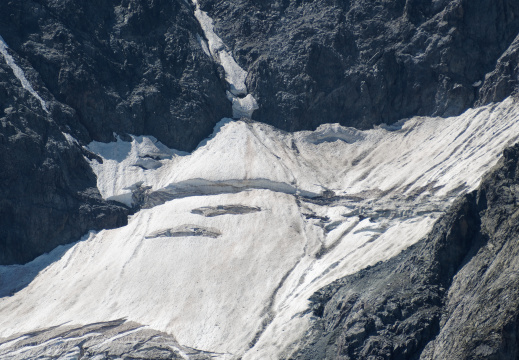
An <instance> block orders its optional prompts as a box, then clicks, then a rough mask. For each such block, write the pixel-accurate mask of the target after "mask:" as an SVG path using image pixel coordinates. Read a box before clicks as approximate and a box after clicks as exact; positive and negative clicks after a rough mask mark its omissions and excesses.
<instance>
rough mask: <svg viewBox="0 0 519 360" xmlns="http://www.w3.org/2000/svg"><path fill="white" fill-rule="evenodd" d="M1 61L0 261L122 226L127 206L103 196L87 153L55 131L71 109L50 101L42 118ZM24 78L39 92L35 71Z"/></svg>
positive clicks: (18, 260) (19, 258)
mask: <svg viewBox="0 0 519 360" xmlns="http://www.w3.org/2000/svg"><path fill="white" fill-rule="evenodd" d="M0 60H1V61H0V168H1V169H2V170H1V171H0V264H11V263H23V262H27V261H29V260H32V259H33V258H34V257H36V256H38V255H40V254H42V253H44V252H47V251H50V250H51V249H53V248H55V247H56V246H57V245H60V244H63V243H67V242H70V241H75V240H78V239H79V238H80V237H81V236H82V235H84V234H85V233H86V232H87V231H88V230H100V229H104V228H112V227H118V226H122V225H124V224H125V223H126V222H127V220H126V217H127V215H128V209H126V208H125V207H123V206H121V205H116V204H113V203H108V202H106V201H104V200H103V199H102V198H101V195H100V194H99V191H98V190H97V187H96V178H95V175H94V173H93V172H92V170H91V168H90V166H89V165H88V162H87V161H86V160H85V158H84V155H89V154H87V153H85V152H84V150H83V149H82V148H81V146H80V145H79V144H78V143H76V142H75V141H74V140H72V138H71V137H69V138H68V140H67V136H66V135H65V134H64V133H63V132H62V131H61V130H60V126H59V125H58V122H57V121H59V120H61V119H67V118H68V119H73V118H72V117H71V116H70V112H71V109H70V108H68V107H66V106H63V105H59V104H57V103H50V104H48V105H49V109H50V113H49V114H47V113H46V112H45V111H44V109H43V108H42V107H41V105H40V103H39V101H38V100H37V99H36V98H35V97H34V96H33V95H32V94H31V93H30V92H28V91H27V90H25V89H24V88H23V87H22V85H21V83H20V81H19V79H17V78H16V77H15V76H14V74H13V71H12V69H11V68H10V67H9V66H7V65H6V63H5V62H4V61H3V59H1V58H0ZM15 60H17V61H18V62H19V63H23V61H22V60H21V59H20V58H18V57H16V56H15ZM26 75H27V77H28V78H29V80H32V81H34V82H33V83H34V84H35V87H36V88H38V86H37V85H38V84H39V82H38V77H37V75H36V72H35V71H34V70H33V69H28V71H27V72H26ZM54 119H56V120H54Z"/></svg>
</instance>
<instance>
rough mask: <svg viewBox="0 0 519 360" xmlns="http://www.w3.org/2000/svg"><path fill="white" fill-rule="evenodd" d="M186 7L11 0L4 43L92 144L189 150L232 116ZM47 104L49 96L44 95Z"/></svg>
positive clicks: (176, 1)
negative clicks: (142, 139) (146, 138)
mask: <svg viewBox="0 0 519 360" xmlns="http://www.w3.org/2000/svg"><path fill="white" fill-rule="evenodd" d="M202 34H203V32H202V29H201V28H200V25H199V24H198V22H197V20H196V19H195V17H194V14H193V7H192V6H191V5H190V4H189V3H188V2H186V1H182V0H158V1H140V0H120V1H115V2H106V1H88V2H84V1H78V0H72V1H57V0H24V1H14V0H13V1H10V0H9V1H5V2H3V3H2V5H1V7H0V35H1V36H2V37H3V38H4V39H5V41H6V43H7V44H8V45H9V46H10V47H11V49H12V50H14V51H15V52H16V53H18V54H19V55H20V56H21V57H22V58H24V59H25V60H27V61H28V62H29V63H30V64H31V65H32V66H33V67H34V69H35V70H36V71H37V72H38V74H39V76H40V77H41V80H42V84H43V85H44V86H45V87H46V88H47V89H48V91H49V92H50V93H51V94H52V96H54V97H55V99H56V100H57V101H59V102H61V103H63V104H66V105H68V106H70V107H71V108H72V109H73V110H74V111H75V115H76V116H77V119H78V121H79V123H80V124H81V128H77V127H74V128H73V129H72V130H73V133H72V135H74V136H75V137H77V138H78V139H81V140H84V141H85V142H86V143H87V142H88V141H91V140H98V141H105V142H108V141H111V140H113V135H112V133H113V132H116V133H119V134H122V133H129V134H135V135H142V134H146V135H153V136H155V137H156V138H157V139H159V140H160V141H161V142H162V143H164V144H166V145H168V146H170V147H173V148H176V149H182V150H191V149H193V148H194V147H195V146H196V145H197V144H198V142H199V141H200V140H201V139H203V138H204V137H206V136H207V135H208V134H210V133H211V131H212V129H213V126H214V124H215V123H216V122H218V121H219V120H220V119H221V118H222V117H224V116H229V115H230V114H231V104H230V103H229V101H228V100H227V98H226V96H225V90H226V84H225V82H224V80H223V78H222V76H221V75H222V74H220V73H219V72H221V71H223V69H221V68H220V67H219V66H217V65H216V63H215V62H214V61H213V59H212V58H211V57H209V56H208V55H207V54H205V53H204V51H203V49H202V46H201V45H200V41H199V40H198V39H199V38H198V37H197V35H202ZM43 97H44V99H45V96H43Z"/></svg>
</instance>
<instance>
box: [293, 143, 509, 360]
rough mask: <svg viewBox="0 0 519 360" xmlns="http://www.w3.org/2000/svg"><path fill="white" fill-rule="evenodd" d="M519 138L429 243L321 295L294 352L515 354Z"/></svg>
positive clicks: (315, 355)
mask: <svg viewBox="0 0 519 360" xmlns="http://www.w3.org/2000/svg"><path fill="white" fill-rule="evenodd" d="M518 161H519V146H514V147H512V148H508V149H507V150H505V152H504V156H503V158H502V159H501V160H500V162H499V163H498V165H497V166H496V167H495V168H494V169H493V171H492V172H491V173H490V174H489V175H487V176H486V177H485V178H484V180H483V181H482V184H481V186H480V188H479V189H478V190H477V191H474V192H472V193H470V194H468V195H466V196H464V197H463V198H461V199H460V200H458V201H457V202H456V203H455V204H454V205H453V206H452V208H451V209H450V210H449V212H448V213H447V214H446V215H444V216H443V217H442V218H441V219H439V220H438V222H437V223H436V224H435V226H434V228H433V230H432V232H431V233H430V234H429V236H428V237H427V238H426V239H424V240H423V241H421V242H419V243H417V244H416V245H414V246H413V247H411V248H409V249H407V250H406V251H404V252H402V253H401V254H400V255H398V256H397V257H395V258H393V259H391V260H389V261H387V262H383V263H379V264H377V265H375V266H373V267H371V268H368V269H365V270H362V271H360V272H359V273H357V274H354V275H352V276H348V277H345V278H343V279H340V280H337V281H336V282H334V283H332V284H330V285H329V286H327V287H325V288H323V289H322V290H320V291H319V292H317V293H316V294H314V295H313V297H312V298H311V301H312V302H313V313H314V315H315V321H314V324H313V327H312V329H311V331H310V332H309V333H308V335H307V337H306V338H305V339H304V340H303V341H302V349H301V350H300V351H299V352H298V353H297V354H296V355H293V358H294V359H374V358H376V359H399V360H400V359H419V358H420V359H427V360H429V359H515V358H516V356H517V353H518V351H519V350H518V349H519V337H518V328H517V326H518V325H517V324H518V321H517V320H518V315H519V305H518V304H519V295H518V294H519V292H518V291H517V289H518V288H519V278H518V277H517V273H518V270H519V263H518V262H517V257H518V255H519V246H518V245H517V236H516V234H517V231H518V230H519V229H518V227H519V223H518V222H517V221H516V218H517V214H518V213H519V211H518V210H519V207H518V205H517V198H518V196H519V193H518V191H519V169H518V168H517V164H518Z"/></svg>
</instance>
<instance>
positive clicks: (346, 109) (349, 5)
mask: <svg viewBox="0 0 519 360" xmlns="http://www.w3.org/2000/svg"><path fill="white" fill-rule="evenodd" d="M200 3H201V4H202V8H203V9H204V10H206V11H207V12H208V13H209V15H211V16H212V17H213V18H214V19H215V24H216V30H217V33H218V34H219V35H220V37H222V39H224V41H225V42H226V43H227V44H228V45H230V46H232V48H233V49H234V55H235V57H236V59H237V61H238V63H239V64H240V65H241V66H242V67H243V68H244V69H246V70H247V71H248V72H249V76H248V78H247V87H248V88H249V91H250V92H251V93H252V94H253V95H254V97H255V98H256V100H257V101H258V103H259V107H260V109H259V110H258V111H257V112H255V113H254V118H255V119H256V120H259V121H263V122H267V123H270V124H273V125H275V126H277V127H279V128H282V129H284V130H300V129H310V128H315V127H317V126H318V125H319V124H322V123H325V122H332V123H333V122H339V123H341V124H342V125H348V126H354V127H357V128H370V127H372V126H373V124H380V123H392V122H394V121H396V120H399V119H402V118H406V117H410V116H413V115H437V116H451V115H456V114H459V113H461V112H462V111H464V110H465V109H467V108H468V107H470V106H472V105H473V104H474V102H475V101H476V100H478V99H481V100H482V101H483V102H490V101H496V100H497V98H498V97H501V99H502V98H503V97H506V96H507V95H505V94H509V93H510V90H511V89H512V88H513V87H514V86H515V85H516V83H517V79H516V78H514V79H513V81H509V82H506V81H505V79H504V77H506V76H508V75H509V72H510V70H509V69H507V68H506V64H505V62H506V60H505V59H502V61H501V62H500V65H498V68H497V69H495V73H496V74H495V76H493V77H491V78H489V79H488V80H489V82H490V83H489V82H486V81H485V74H487V73H489V72H491V71H493V70H494V68H495V63H496V60H497V59H498V58H500V56H501V55H502V54H503V52H505V50H506V49H507V48H508V47H509V46H510V44H511V43H512V41H513V40H514V38H515V36H516V35H517V33H518V30H519V5H518V4H517V2H516V1H513V0H505V1H501V0H500V1H489V0H476V1H474V0H455V1H441V0H440V1H431V0H429V1H411V0H407V1H404V0H397V1H377V2H373V1H369V0H351V1H333V0H314V1H288V0H287V1H281V0H278V1H256V0H241V1H233V2H229V1H219V0H203V1H200ZM510 67H512V68H513V62H510ZM497 78H503V80H501V82H506V84H507V85H506V86H505V85H504V84H502V85H500V88H501V87H502V89H499V90H498V92H499V94H497V97H492V96H489V95H487V92H488V91H489V90H483V91H482V94H481V93H480V92H478V87H479V86H481V85H482V84H483V83H485V85H484V89H487V88H489V87H492V86H497V85H496V82H495V80H496V79H497Z"/></svg>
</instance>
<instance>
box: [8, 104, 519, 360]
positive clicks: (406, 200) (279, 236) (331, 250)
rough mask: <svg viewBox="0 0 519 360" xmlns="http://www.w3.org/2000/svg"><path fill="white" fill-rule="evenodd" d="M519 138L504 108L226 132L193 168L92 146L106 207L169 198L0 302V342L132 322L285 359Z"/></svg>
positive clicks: (193, 341) (154, 152)
mask: <svg viewBox="0 0 519 360" xmlns="http://www.w3.org/2000/svg"><path fill="white" fill-rule="evenodd" d="M518 130H519V106H518V105H517V104H516V103H515V102H514V101H513V100H511V99H508V100H506V101H504V102H503V103H500V104H493V105H489V106H486V107H483V108H479V109H472V110H468V111H467V112H466V113H464V114H462V115H460V116H458V117H452V118H422V117H417V118H412V119H409V120H407V121H405V122H402V123H401V124H399V125H398V126H394V127H378V128H375V129H372V130H367V131H360V130H355V129H351V128H345V127H341V126H339V125H336V124H329V125H322V126H321V127H319V128H318V129H317V130H316V131H303V132H297V133H292V134H290V133H285V132H282V131H279V130H277V129H275V128H273V127H271V126H268V125H265V124H261V123H256V122H253V121H229V120H228V119H224V120H222V122H221V123H220V124H218V125H217V127H216V130H215V133H214V134H213V136H212V137H211V138H210V139H208V140H207V141H206V142H204V143H203V144H202V145H201V146H199V147H198V148H197V149H196V150H195V151H194V152H193V153H191V154H187V153H179V152H176V151H175V150H171V149H168V148H167V147H165V146H164V145H162V144H160V142H158V141H157V140H156V139H154V138H151V137H145V136H141V137H132V141H130V142H126V141H123V140H122V139H120V138H118V139H117V141H116V142H113V143H108V144H103V143H98V142H92V143H91V144H89V145H88V150H89V151H92V152H95V153H97V154H98V155H99V156H100V157H101V158H102V160H103V161H102V163H101V162H99V161H97V160H92V161H91V165H92V168H93V170H94V172H95V173H96V174H97V177H98V187H99V189H100V192H101V194H102V196H103V197H105V198H107V199H116V200H117V199H118V198H124V199H125V200H124V201H127V202H126V203H127V204H131V201H130V202H128V199H131V196H132V191H133V190H132V189H136V187H137V186H141V187H145V188H146V189H147V190H146V191H147V192H148V195H149V196H150V197H151V198H153V195H154V194H162V195H164V194H165V195H168V194H169V195H170V197H169V198H168V197H167V196H166V197H165V199H166V200H164V201H163V202H157V203H156V204H155V205H154V206H152V207H150V208H147V209H141V210H140V211H138V212H137V213H135V214H134V215H133V216H132V217H131V218H130V219H129V223H128V225H127V226H125V227H122V228H119V229H113V230H104V231H101V232H99V233H97V234H91V235H90V237H89V238H88V239H86V240H84V241H81V242H78V243H77V244H75V245H73V246H71V247H70V248H68V249H67V250H66V251H65V252H64V254H62V256H61V257H60V258H59V259H57V260H56V261H55V262H54V263H52V264H50V265H49V266H46V267H45V268H44V269H43V270H42V271H40V272H39V274H38V275H37V276H36V277H35V278H34V280H33V281H32V282H31V283H30V284H28V285H27V286H26V287H24V288H23V289H22V290H20V291H17V292H16V293H15V294H14V295H13V296H10V297H4V298H2V299H0V316H1V317H2V322H3V323H4V324H5V326H3V327H2V329H0V337H4V338H6V339H7V340H6V341H10V340H12V339H13V338H11V336H17V335H16V333H18V334H21V335H23V334H24V333H27V332H29V331H33V330H34V329H39V328H44V327H49V326H58V325H60V324H63V323H69V324H89V323H94V322H98V321H108V320H115V319H121V318H126V319H128V321H134V322H136V323H139V324H142V325H144V326H148V327H149V328H150V329H155V330H159V331H164V332H167V333H169V334H171V335H173V336H174V337H175V339H176V340H177V341H178V343H179V344H181V345H182V346H186V347H189V348H194V349H199V350H203V351H210V352H212V353H215V355H214V356H215V357H216V358H219V359H238V358H243V359H280V358H286V357H287V355H288V354H289V352H290V347H289V345H290V344H296V343H297V341H298V340H299V339H300V338H301V336H302V335H303V334H304V333H305V331H306V330H307V329H308V326H309V323H310V322H311V313H309V312H308V298H309V297H310V296H311V295H312V294H313V293H314V292H315V291H316V290H318V289H320V288H322V287H323V286H324V285H326V284H329V283H330V282H332V281H334V280H336V279H338V278H340V277H343V276H345V275H348V274H352V273H355V272H357V271H359V270H361V269H363V268H365V267H367V266H369V265H373V264H375V263H377V262H379V261H383V260H386V259H389V258H391V257H393V256H395V255H397V254H398V253H399V252H401V251H402V250H404V249H406V248H407V247H409V246H410V245H412V244H414V243H416V242H417V241H419V240H420V239H421V238H423V237H424V236H425V235H426V234H427V232H428V231H429V230H430V229H431V227H432V224H433V223H434V221H435V220H436V219H437V218H438V217H439V216H440V214H441V213H442V212H443V211H444V210H445V209H446V208H447V206H448V205H449V203H451V202H452V201H453V200H454V199H455V198H456V197H457V196H458V195H459V194H461V193H463V192H466V191H470V190H472V189H474V188H475V187H476V186H477V185H478V183H479V181H480V179H481V176H482V175H483V174H484V173H485V172H486V171H487V170H488V169H489V168H490V167H492V166H493V165H494V164H495V163H496V161H497V159H498V158H499V155H500V153H501V151H502V149H503V148H504V147H505V146H506V145H509V144H511V143H514V142H516V141H517V134H519V131H518ZM142 158H147V159H151V160H153V161H154V162H156V163H155V165H156V166H141V165H142V164H140V163H139V159H142ZM26 267H31V264H28V265H26ZM17 271H21V270H20V268H18V269H17ZM10 286H12V285H10ZM0 342H1V340H0ZM287 346H288V347H287Z"/></svg>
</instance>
